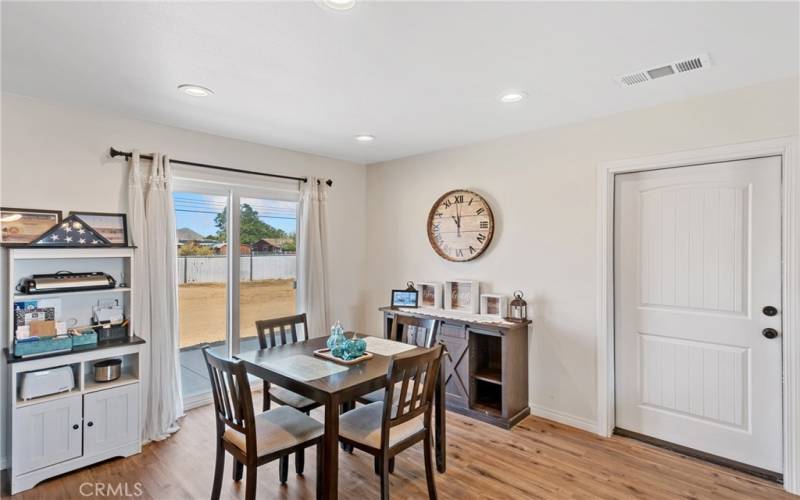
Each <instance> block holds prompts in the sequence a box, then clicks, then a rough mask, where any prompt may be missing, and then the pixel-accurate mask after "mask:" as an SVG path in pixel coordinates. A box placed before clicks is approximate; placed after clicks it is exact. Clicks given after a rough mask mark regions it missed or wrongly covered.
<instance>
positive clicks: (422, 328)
mask: <svg viewBox="0 0 800 500" xmlns="http://www.w3.org/2000/svg"><path fill="white" fill-rule="evenodd" d="M400 326H402V327H403V329H402V331H401V335H400V341H401V342H404V343H406V344H414V345H417V346H420V347H424V348H426V349H429V348H431V347H433V346H434V344H436V341H437V340H438V333H439V321H437V320H435V319H422V318H415V317H413V316H401V315H399V314H397V315H395V317H394V321H392V328H391V331H390V334H389V338H390V339H391V340H394V339H396V338H397V337H398V336H397V331H398V329H399V327H400ZM383 396H384V389H378V390H377V391H372V392H370V393H369V394H365V395H364V396H361V397H359V398H357V399H356V401H358V402H359V403H362V404H365V405H367V404H370V403H375V402H377V401H383ZM394 397H395V398H399V397H400V394H399V393H398V392H397V391H395V392H394ZM395 403H397V401H396V400H395Z"/></svg>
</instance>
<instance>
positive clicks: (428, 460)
mask: <svg viewBox="0 0 800 500" xmlns="http://www.w3.org/2000/svg"><path fill="white" fill-rule="evenodd" d="M441 360H442V346H441V345H440V344H437V345H436V346H435V347H432V348H430V349H426V350H425V351H423V352H422V353H420V354H405V355H400V356H398V357H396V358H393V359H392V361H391V362H390V364H389V371H388V372H387V374H386V392H385V394H384V398H383V401H378V402H375V403H370V404H368V405H365V406H359V407H358V408H356V409H354V410H351V411H349V412H347V413H345V414H343V415H342V416H341V417H339V441H340V442H342V443H345V444H347V445H349V446H352V447H354V448H357V449H359V450H362V451H365V452H367V453H369V454H371V455H373V456H375V462H376V464H377V465H378V468H379V470H380V477H381V498H382V499H383V500H388V498H389V461H390V460H391V459H393V458H394V457H395V456H396V455H397V454H398V453H400V452H402V451H403V450H405V449H407V448H409V447H410V446H412V445H414V444H416V443H418V442H420V441H422V442H423V446H424V455H425V479H426V481H427V483H428V497H429V498H431V499H433V500H435V499H436V483H435V482H434V474H433V456H432V451H431V441H432V433H431V413H432V411H431V410H432V409H433V392H434V389H435V386H436V380H437V377H436V374H438V373H439V365H440V363H441ZM397 390H399V392H400V397H399V398H398V399H397V400H395V399H394V393H395V391H397ZM394 401H399V402H402V403H394Z"/></svg>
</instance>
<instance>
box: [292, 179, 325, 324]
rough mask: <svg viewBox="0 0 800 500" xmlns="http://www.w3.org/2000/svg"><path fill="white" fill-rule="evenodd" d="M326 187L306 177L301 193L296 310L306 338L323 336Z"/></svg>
mask: <svg viewBox="0 0 800 500" xmlns="http://www.w3.org/2000/svg"><path fill="white" fill-rule="evenodd" d="M326 198H327V186H326V185H325V184H324V183H322V182H317V179H315V178H314V177H309V178H308V182H306V183H305V184H304V185H303V187H302V190H301V192H300V205H299V206H298V214H297V215H298V219H299V228H298V234H297V311H298V312H299V313H303V312H304V313H306V317H307V319H308V332H307V336H308V337H309V338H310V337H322V336H325V335H327V334H328V333H327V331H328V328H330V324H331V322H330V317H329V314H328V275H327V273H328V266H327V256H328V248H327V237H326V235H327V215H326V207H325V203H326Z"/></svg>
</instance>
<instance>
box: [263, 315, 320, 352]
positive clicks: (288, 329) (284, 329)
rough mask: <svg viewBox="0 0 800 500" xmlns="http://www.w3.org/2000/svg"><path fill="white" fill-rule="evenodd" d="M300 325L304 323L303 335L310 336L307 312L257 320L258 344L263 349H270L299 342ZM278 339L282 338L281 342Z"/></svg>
mask: <svg viewBox="0 0 800 500" xmlns="http://www.w3.org/2000/svg"><path fill="white" fill-rule="evenodd" d="M298 325H303V335H305V337H306V338H308V323H307V322H306V313H303V314H297V315H295V316H284V317H283V318H275V319H262V320H259V321H256V331H258V344H259V345H260V346H261V348H262V349H269V348H270V347H275V346H278V345H284V344H287V343H294V342H297V326H298ZM278 339H280V343H278Z"/></svg>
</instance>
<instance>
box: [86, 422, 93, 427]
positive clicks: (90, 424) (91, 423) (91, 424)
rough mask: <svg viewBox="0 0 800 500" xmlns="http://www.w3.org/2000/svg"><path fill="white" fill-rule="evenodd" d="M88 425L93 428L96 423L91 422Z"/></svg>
mask: <svg viewBox="0 0 800 500" xmlns="http://www.w3.org/2000/svg"><path fill="white" fill-rule="evenodd" d="M86 425H88V426H89V427H91V426H93V425H94V422H89V423H88V424H86Z"/></svg>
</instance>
